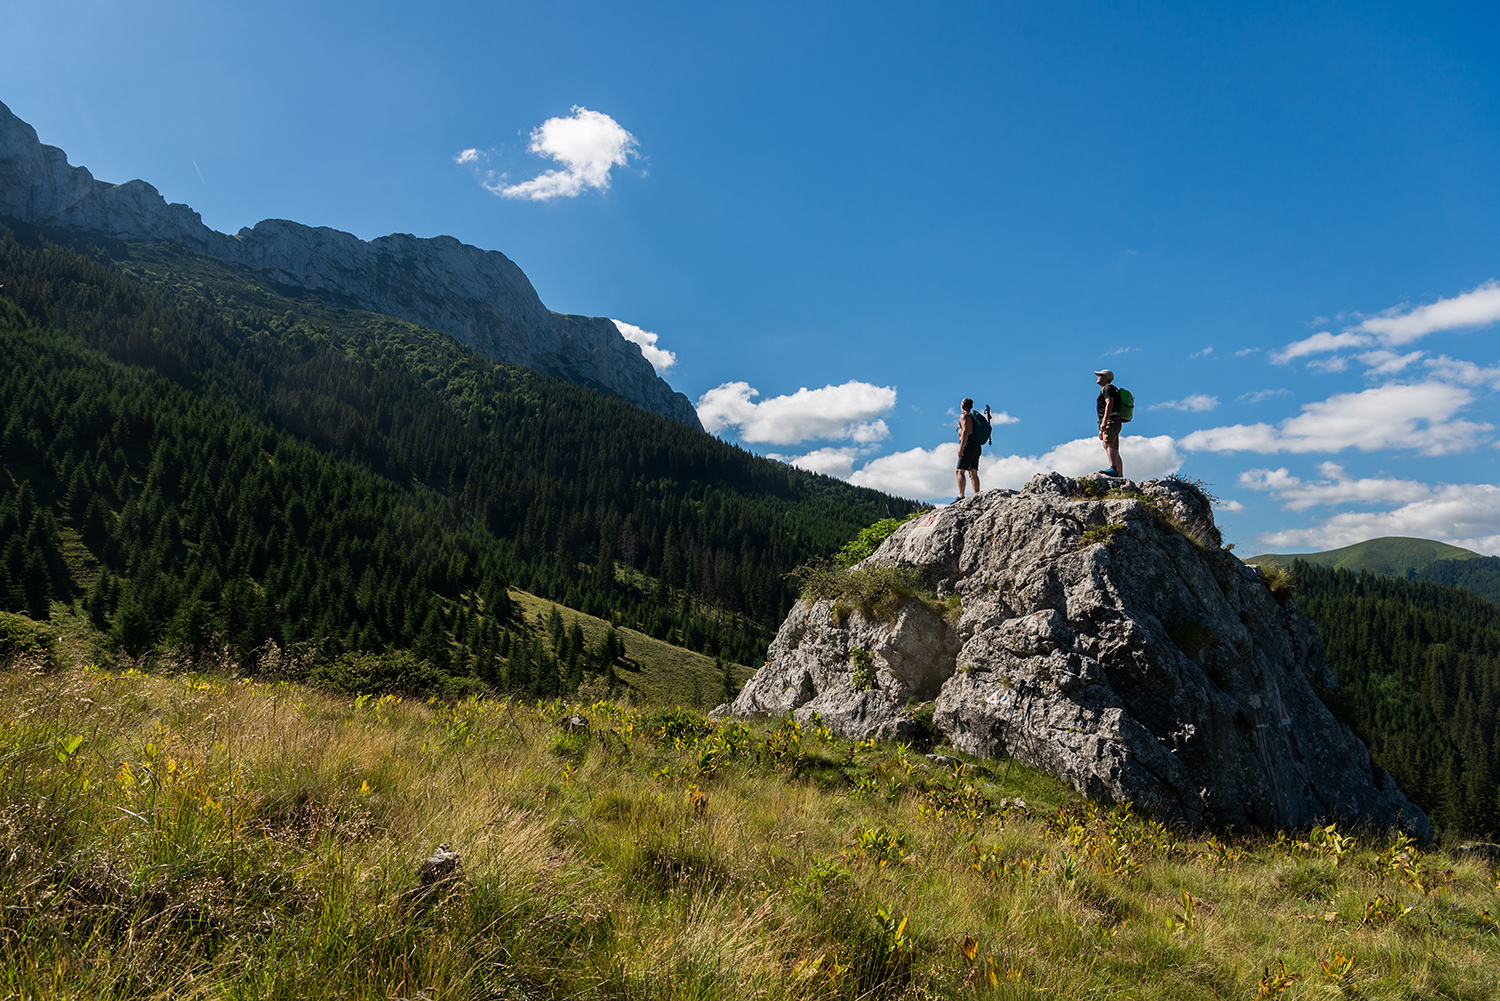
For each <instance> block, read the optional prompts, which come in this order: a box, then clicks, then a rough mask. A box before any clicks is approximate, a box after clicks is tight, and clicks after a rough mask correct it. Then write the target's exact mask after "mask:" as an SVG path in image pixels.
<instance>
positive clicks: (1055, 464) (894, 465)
mask: <svg viewBox="0 0 1500 1001" xmlns="http://www.w3.org/2000/svg"><path fill="white" fill-rule="evenodd" d="M1120 453H1121V457H1122V458H1123V459H1124V460H1125V469H1126V472H1127V473H1128V474H1129V475H1130V476H1131V477H1132V478H1133V479H1137V480H1148V479H1155V478H1159V477H1162V476H1168V475H1170V474H1172V473H1175V472H1176V471H1177V470H1179V469H1181V468H1182V455H1181V454H1180V453H1179V452H1178V451H1177V448H1176V445H1175V444H1174V442H1173V441H1172V438H1171V436H1169V435H1158V436H1156V437H1153V438H1146V437H1134V436H1132V437H1127V438H1122V439H1121V440H1120ZM1103 460H1104V452H1103V450H1102V449H1101V448H1100V447H1099V439H1097V438H1079V439H1076V440H1074V441H1070V442H1065V443H1063V444H1061V445H1058V446H1057V447H1056V448H1054V449H1052V450H1051V451H1049V452H1046V453H1044V454H1042V455H1039V456H1032V455H987V456H983V457H981V458H980V460H979V478H980V484H981V486H983V487H984V488H985V489H992V488H994V487H1001V488H1006V489H1011V490H1018V489H1020V488H1021V487H1023V486H1025V485H1026V481H1027V480H1029V479H1031V478H1032V477H1033V476H1035V475H1036V474H1037V473H1045V472H1050V471H1052V470H1056V471H1057V472H1060V473H1063V474H1064V475H1067V476H1082V475H1085V474H1087V473H1092V472H1095V471H1097V470H1098V469H1099V467H1100V466H1101V465H1102V464H1103ZM957 465H958V446H957V445H956V444H953V445H938V446H936V447H934V448H930V449H927V448H913V449H910V450H908V451H905V452H896V453H893V454H891V455H882V456H880V457H879V458H876V459H871V460H870V461H869V462H867V463H865V464H864V465H863V466H861V467H860V468H859V469H858V470H856V471H855V472H854V474H853V475H852V476H850V477H849V482H850V483H853V484H854V485H855V486H860V487H874V488H875V489H876V490H883V491H885V492H886V493H892V494H895V495H896V496H898V497H912V498H915V499H918V500H935V499H938V498H941V497H948V496H952V495H953V493H954V491H955V489H956V488H957V480H956V477H955V475H954V473H955V468H956V466H957Z"/></svg>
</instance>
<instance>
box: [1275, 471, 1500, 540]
mask: <svg viewBox="0 0 1500 1001" xmlns="http://www.w3.org/2000/svg"><path fill="white" fill-rule="evenodd" d="M1392 535H1394V536H1407V537H1414V538H1419V539H1437V540H1439V541H1441V542H1447V543H1449V544H1451V545H1455V546H1462V547H1464V548H1465V549H1472V550H1474V551H1475V552H1480V553H1486V554H1489V555H1500V487H1497V486H1495V485H1493V484H1490V483H1457V484H1447V485H1443V486H1440V487H1437V488H1435V489H1431V490H1429V495H1428V496H1426V497H1424V498H1422V499H1421V500H1418V501H1414V502H1412V503H1410V504H1405V505H1403V506H1401V507H1398V508H1396V509H1395V510H1393V511H1361V512H1354V511H1351V512H1346V513H1344V514H1337V515H1334V516H1333V517H1332V518H1329V519H1328V520H1327V521H1324V522H1322V523H1321V524H1319V525H1315V526H1313V527H1311V528H1298V529H1289V530H1285V531H1281V532H1269V533H1266V534H1264V535H1261V536H1259V537H1258V539H1257V541H1259V542H1260V543H1261V544H1262V545H1264V546H1266V547H1267V549H1268V550H1270V551H1272V552H1295V551H1303V550H1311V551H1318V550H1324V549H1338V548H1340V547H1343V546H1350V545H1353V544H1354V543H1356V542H1364V541H1365V540H1367V539H1379V538H1384V537H1386V536H1392Z"/></svg>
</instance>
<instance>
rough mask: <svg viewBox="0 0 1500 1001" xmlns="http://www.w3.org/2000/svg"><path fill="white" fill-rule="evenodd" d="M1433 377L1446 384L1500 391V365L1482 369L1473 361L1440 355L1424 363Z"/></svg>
mask: <svg viewBox="0 0 1500 1001" xmlns="http://www.w3.org/2000/svg"><path fill="white" fill-rule="evenodd" d="M1422 364H1423V365H1426V366H1427V368H1428V370H1429V371H1430V372H1431V373H1432V375H1433V376H1434V377H1436V378H1438V379H1442V380H1443V381H1445V382H1457V383H1460V384H1461V385H1465V386H1489V387H1490V388H1491V389H1500V365H1494V366H1491V367H1490V368H1480V367H1479V366H1478V365H1476V364H1474V363H1473V362H1471V361H1459V360H1458V359H1456V358H1449V357H1448V356H1447V355H1438V356H1437V357H1436V358H1429V359H1427V360H1426V361H1424V362H1423V363H1422Z"/></svg>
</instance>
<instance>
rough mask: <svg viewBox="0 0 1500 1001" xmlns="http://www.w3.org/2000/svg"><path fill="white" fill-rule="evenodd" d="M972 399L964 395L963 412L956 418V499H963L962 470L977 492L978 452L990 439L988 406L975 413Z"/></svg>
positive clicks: (976, 492)
mask: <svg viewBox="0 0 1500 1001" xmlns="http://www.w3.org/2000/svg"><path fill="white" fill-rule="evenodd" d="M973 411H974V401H973V400H971V399H969V398H968V397H967V396H966V397H964V402H963V414H962V415H961V416H960V417H959V418H958V499H959V500H963V499H964V472H965V471H967V472H968V474H969V482H970V483H972V484H974V493H975V494H978V493H979V454H980V452H981V451H983V449H984V446H985V444H986V443H987V442H988V441H989V440H990V408H989V407H985V408H984V413H982V414H976V413H974V412H973Z"/></svg>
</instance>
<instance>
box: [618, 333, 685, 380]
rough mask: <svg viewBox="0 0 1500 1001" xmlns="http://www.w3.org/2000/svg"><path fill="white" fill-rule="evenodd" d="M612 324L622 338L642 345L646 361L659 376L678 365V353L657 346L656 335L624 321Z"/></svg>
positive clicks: (642, 352)
mask: <svg viewBox="0 0 1500 1001" xmlns="http://www.w3.org/2000/svg"><path fill="white" fill-rule="evenodd" d="M610 322H611V323H613V324H614V325H615V326H616V327H618V328H619V331H620V336H621V337H623V338H625V339H626V340H627V341H630V342H631V343H632V344H638V345H640V348H641V354H643V355H645V356H646V360H647V361H649V362H650V363H651V367H652V368H654V369H656V374H657V375H660V374H661V373H663V372H665V371H667V369H669V368H671V367H672V366H673V365H676V364H677V353H676V352H675V351H668V350H666V349H665V348H659V347H657V346H656V339H657V335H656V334H654V333H652V332H651V331H649V330H642V329H641V328H640V327H637V326H636V325H635V324H633V323H626V322H625V321H624V320H611V321H610Z"/></svg>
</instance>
